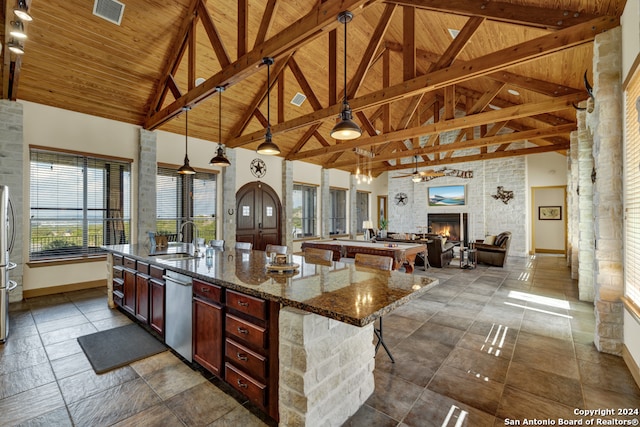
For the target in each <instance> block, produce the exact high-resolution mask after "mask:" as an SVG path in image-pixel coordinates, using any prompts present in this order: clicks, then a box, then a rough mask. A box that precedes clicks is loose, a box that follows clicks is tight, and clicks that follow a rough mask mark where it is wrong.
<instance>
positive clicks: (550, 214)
mask: <svg viewBox="0 0 640 427" xmlns="http://www.w3.org/2000/svg"><path fill="white" fill-rule="evenodd" d="M538 219H539V220H548V219H550V220H560V219H562V206H538Z"/></svg>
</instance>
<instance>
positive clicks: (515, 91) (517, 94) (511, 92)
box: [507, 89, 520, 96]
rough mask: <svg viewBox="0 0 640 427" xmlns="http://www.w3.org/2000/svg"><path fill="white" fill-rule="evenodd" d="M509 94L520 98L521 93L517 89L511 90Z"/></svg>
mask: <svg viewBox="0 0 640 427" xmlns="http://www.w3.org/2000/svg"><path fill="white" fill-rule="evenodd" d="M507 92H509V93H510V94H511V95H513V96H520V92H518V91H517V90H515V89H509V90H508V91H507Z"/></svg>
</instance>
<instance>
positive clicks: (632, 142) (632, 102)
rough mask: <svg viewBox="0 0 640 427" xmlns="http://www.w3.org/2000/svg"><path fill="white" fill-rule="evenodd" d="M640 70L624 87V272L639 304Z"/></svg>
mask: <svg viewBox="0 0 640 427" xmlns="http://www.w3.org/2000/svg"><path fill="white" fill-rule="evenodd" d="M639 105H640V72H636V74H635V76H634V77H633V79H632V80H631V81H630V83H629V86H628V87H627V89H626V91H625V167H624V169H625V172H624V178H625V179H624V182H625V187H624V211H625V215H624V248H625V251H624V276H625V295H626V296H627V298H629V299H631V300H632V301H633V302H634V303H635V304H636V305H640V262H639V260H640V130H639V126H640V123H639V122H638V108H640V107H639Z"/></svg>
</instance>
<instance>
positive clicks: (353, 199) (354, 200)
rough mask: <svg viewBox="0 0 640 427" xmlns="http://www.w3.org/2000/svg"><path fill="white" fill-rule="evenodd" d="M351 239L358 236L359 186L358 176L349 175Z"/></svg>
mask: <svg viewBox="0 0 640 427" xmlns="http://www.w3.org/2000/svg"><path fill="white" fill-rule="evenodd" d="M348 202H349V238H350V239H354V240H355V238H356V237H357V236H358V215H357V214H356V207H357V205H358V186H357V182H356V176H355V175H354V174H351V175H349V201H348Z"/></svg>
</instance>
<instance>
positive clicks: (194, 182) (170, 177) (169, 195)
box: [156, 167, 217, 242]
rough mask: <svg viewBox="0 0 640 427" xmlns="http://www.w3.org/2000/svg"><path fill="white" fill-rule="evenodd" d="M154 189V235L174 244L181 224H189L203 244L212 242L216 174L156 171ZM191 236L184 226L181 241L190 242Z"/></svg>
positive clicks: (214, 232)
mask: <svg viewBox="0 0 640 427" xmlns="http://www.w3.org/2000/svg"><path fill="white" fill-rule="evenodd" d="M156 189H157V191H156V216H157V219H156V233H163V234H167V235H169V237H170V238H169V240H177V239H178V234H179V233H180V226H181V225H182V223H183V222H185V221H187V220H192V221H193V222H194V223H196V225H197V227H198V237H200V238H203V239H204V241H205V242H208V241H209V240H213V239H215V238H216V196H217V186H216V174H214V173H206V172H197V173H196V174H195V175H180V174H178V172H177V170H176V169H170V168H166V167H158V172H157V176H156ZM192 233H193V231H192V229H191V227H189V226H185V229H184V233H183V235H184V238H183V241H185V242H191V241H192V240H193V237H195V236H194V235H193V234H192Z"/></svg>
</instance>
